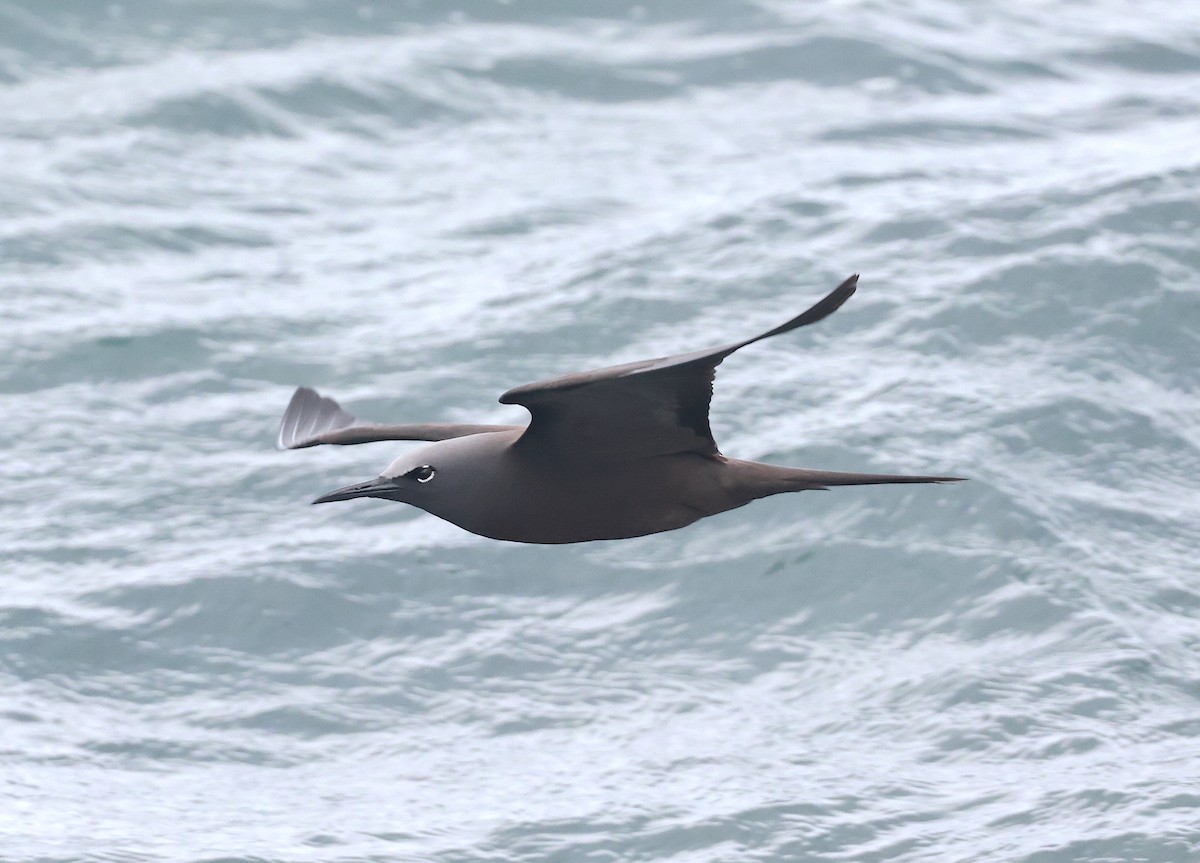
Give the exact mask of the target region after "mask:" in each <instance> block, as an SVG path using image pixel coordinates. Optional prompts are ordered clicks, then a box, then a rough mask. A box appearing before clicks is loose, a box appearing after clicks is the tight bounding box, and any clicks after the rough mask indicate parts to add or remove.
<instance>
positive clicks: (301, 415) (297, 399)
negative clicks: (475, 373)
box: [275, 387, 522, 449]
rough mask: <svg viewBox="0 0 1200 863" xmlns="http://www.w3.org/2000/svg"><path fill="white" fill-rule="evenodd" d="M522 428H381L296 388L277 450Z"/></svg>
mask: <svg viewBox="0 0 1200 863" xmlns="http://www.w3.org/2000/svg"><path fill="white" fill-rule="evenodd" d="M520 428H522V426H492V425H473V424H470V423H416V424H407V425H381V424H379V423H369V422H363V421H362V420H360V419H358V418H356V417H354V416H352V415H351V414H349V413H347V412H346V411H345V410H343V409H342V406H341V405H339V404H338V403H337V402H335V401H334V400H333V399H331V398H329V397H328V396H322V395H320V394H319V393H318V392H317V391H316V390H314V389H311V388H310V387H300V388H299V389H297V390H296V392H295V393H294V394H293V395H292V400H291V401H290V402H288V406H287V410H285V411H284V412H283V421H282V422H281V423H280V424H279V437H278V438H277V439H276V441H275V445H276V446H277V447H278V448H279V449H303V448H304V447H310V446H317V445H318V444H338V445H342V446H345V445H348V444H356V443H372V442H374V441H381V440H429V441H434V440H446V439H447V438H452V437H463V436H465V435H471V434H482V433H484V432H498V431H514V430H517V429H520Z"/></svg>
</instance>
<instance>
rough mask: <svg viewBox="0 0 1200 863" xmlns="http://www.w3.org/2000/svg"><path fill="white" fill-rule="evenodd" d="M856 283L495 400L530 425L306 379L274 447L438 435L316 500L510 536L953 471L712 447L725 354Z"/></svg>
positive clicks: (633, 526) (625, 530)
mask: <svg viewBox="0 0 1200 863" xmlns="http://www.w3.org/2000/svg"><path fill="white" fill-rule="evenodd" d="M857 284H858V276H857V275H855V276H851V277H850V278H848V279H847V280H846V281H844V282H843V283H842V284H841V285H839V286H838V287H837V288H836V289H835V290H834V291H833V292H832V293H830V294H829V296H827V297H825V299H823V300H821V301H820V302H819V303H817V304H816V305H814V306H813V307H812V308H810V309H809V310H808V311H806V312H804V313H802V314H800V315H798V316H797V317H795V318H792V319H791V320H790V321H788V322H787V323H786V324H783V325H782V326H778V327H776V328H775V329H773V330H769V331H767V332H765V333H762V334H761V335H757V336H755V337H754V338H750V339H746V340H745V341H740V342H734V343H732V344H728V345H724V346H722V347H719V348H713V349H711V350H707V351H696V352H695V353H690V354H679V355H677V356H673V357H662V358H660V359H655V360H642V361H640V362H635V363H627V364H625V365H620V366H612V367H611V368H604V369H597V370H595V371H590V372H581V373H579V374H571V375H564V376H562V377H557V378H551V379H550V380H545V381H538V382H537V383H532V384H525V385H524V386H519V387H516V388H514V389H511V390H509V391H508V392H506V393H504V395H502V396H500V402H501V404H506V405H507V404H518V405H523V406H524V407H525V408H527V409H528V410H529V413H530V414H531V415H532V419H531V420H530V422H529V425H527V426H502V425H470V424H446V423H427V424H421V425H380V424H375V423H367V422H362V421H360V420H358V419H356V418H355V417H353V416H351V415H350V414H349V413H347V412H346V411H344V410H343V409H342V408H341V406H340V405H338V403H337V402H335V401H334V400H333V399H330V398H326V397H323V396H321V395H318V394H317V393H316V392H315V391H314V390H312V389H309V388H308V387H301V388H300V389H298V390H296V393H295V395H293V396H292V400H291V402H290V403H289V404H288V407H287V410H286V411H285V412H284V415H283V422H282V424H281V425H280V428H279V439H278V446H279V447H280V449H300V448H302V447H309V446H316V445H318V444H358V443H368V442H371V441H382V440H423V441H436V443H432V444H431V445H429V446H426V447H422V448H420V449H417V450H415V451H413V452H410V453H407V454H405V455H402V456H400V458H398V459H396V460H395V461H393V462H392V463H391V464H390V465H388V467H387V469H386V470H385V471H384V472H383V473H382V474H380V475H379V476H378V477H376V478H375V479H370V480H367V481H366V482H360V483H356V484H355V485H348V486H345V487H344V488H339V489H337V490H336V491H331V492H330V493H329V494H325V495H322V496H321V497H319V498H317V499H316V500H314V501H313V503H328V502H331V501H338V500H351V499H352V498H357V497H378V498H383V499H385V500H396V501H401V502H402V503H408V504H412V505H413V506H417V507H420V508H421V509H423V510H425V511H426V512H429V513H432V514H433V515H436V516H438V517H440V518H444V519H445V520H446V521H450V522H453V523H454V524H456V525H458V526H459V527H462V528H464V529H466V530H469V531H471V532H472V533H476V534H479V535H481V536H486V537H491V538H492V539H504V540H512V541H515V542H535V543H565V542H585V541H587V540H593V539H624V538H627V537H634V536H643V535H645V534H650V533H658V532H660V531H664V530H674V529H675V528H679V527H684V526H685V525H689V524H691V523H692V522H694V521H696V520H697V519H701V518H704V517H705V516H709V515H715V514H716V513H719V512H725V511H726V510H730V509H734V508H736V507H739V506H743V505H745V504H747V503H749V502H750V501H752V500H757V499H758V498H760V497H766V496H768V495H772V494H779V493H781V492H787V491H806V490H809V489H826V488H828V487H830V486H835V485H873V484H880V483H912V482H924V483H930V482H956V481H958V480H959V479H961V477H953V476H900V475H893V474H873V473H846V472H842V471H828V470H806V469H802V468H792V467H780V466H777V465H771V464H763V463H761V462H753V461H741V460H739V459H733V458H727V457H726V456H724V455H722V454H721V453H720V451H719V450H718V449H717V445H716V442H715V441H714V440H713V436H712V430H711V428H710V427H709V423H708V411H709V404H710V403H711V401H712V391H713V390H712V385H713V379H714V377H715V375H716V369H717V366H718V365H720V364H721V361H722V360H724V359H725V358H726V357H727V356H729V355H730V354H732V353H733V352H734V351H736V350H738V349H739V348H744V347H746V346H747V345H750V344H753V343H754V342H757V341H760V340H762V339H767V338H770V337H771V336H777V335H779V334H781V333H786V332H788V331H790V330H794V329H796V328H797V327H802V326H805V325H806V324H812V323H815V322H817V321H819V320H821V319H822V318H824V317H826V316H827V315H829V314H831V313H832V312H833V311H835V310H836V309H837V308H838V307H839V306H841V305H842V303H844V302H845V301H846V300H847V299H849V298H850V295H851V294H853V293H854V290H855V287H856V286H857Z"/></svg>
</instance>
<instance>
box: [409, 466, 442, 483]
mask: <svg viewBox="0 0 1200 863" xmlns="http://www.w3.org/2000/svg"><path fill="white" fill-rule="evenodd" d="M436 473H437V471H435V470H434V469H433V468H432V467H430V466H429V465H427V464H423V465H421V466H420V467H418V468H414V469H413V470H411V471H409V472H408V475H409V476H411V477H413V478H414V479H415V480H416V481H417V482H429V481H430V480H431V479H433V477H434V474H436Z"/></svg>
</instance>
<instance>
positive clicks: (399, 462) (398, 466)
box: [380, 447, 429, 477]
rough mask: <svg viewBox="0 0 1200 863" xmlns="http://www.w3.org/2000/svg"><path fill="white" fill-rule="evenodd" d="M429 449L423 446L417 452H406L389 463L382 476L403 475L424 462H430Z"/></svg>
mask: <svg viewBox="0 0 1200 863" xmlns="http://www.w3.org/2000/svg"><path fill="white" fill-rule="evenodd" d="M428 449H429V448H428V447H423V448H421V449H419V450H417V451H416V452H410V453H405V454H404V455H402V456H400V457H399V458H398V459H396V460H395V461H393V462H392V463H391V464H389V465H388V466H387V468H386V469H385V470H384V471H383V473H381V474H380V476H386V477H393V476H401V475H403V474H406V473H408V472H409V471H410V470H413V469H414V468H418V467H420V466H421V465H423V464H429V459H428V458H427V456H428Z"/></svg>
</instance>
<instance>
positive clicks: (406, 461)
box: [380, 438, 462, 477]
mask: <svg viewBox="0 0 1200 863" xmlns="http://www.w3.org/2000/svg"><path fill="white" fill-rule="evenodd" d="M458 440H462V438H459V439H458ZM456 442H457V441H456V440H443V441H438V442H437V443H431V444H429V445H428V446H423V447H419V448H417V449H415V450H413V451H412V452H406V453H404V454H403V455H401V456H400V457H399V458H397V459H396V460H395V461H393V462H392V463H391V464H389V465H388V466H387V470H385V471H384V472H383V473H381V474H380V476H385V477H393V476H401V475H403V474H406V473H408V472H409V471H410V470H413V469H414V468H418V467H420V466H421V465H423V464H427V465H431V466H433V467H437V466H438V465H439V463H444V462H445V460H446V458H447V457H451V455H452V453H453V452H454V450H455V443H456Z"/></svg>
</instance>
